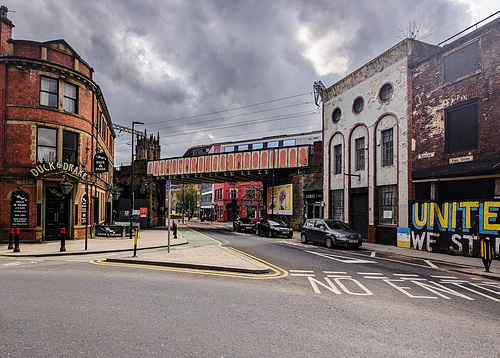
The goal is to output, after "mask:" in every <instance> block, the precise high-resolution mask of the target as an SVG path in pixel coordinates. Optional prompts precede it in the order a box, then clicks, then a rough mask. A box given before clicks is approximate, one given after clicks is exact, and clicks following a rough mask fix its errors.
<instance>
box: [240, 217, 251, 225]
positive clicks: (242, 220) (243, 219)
mask: <svg viewBox="0 0 500 358" xmlns="http://www.w3.org/2000/svg"><path fill="white" fill-rule="evenodd" d="M240 221H241V222H242V223H243V224H251V223H252V222H251V221H250V219H247V218H240Z"/></svg>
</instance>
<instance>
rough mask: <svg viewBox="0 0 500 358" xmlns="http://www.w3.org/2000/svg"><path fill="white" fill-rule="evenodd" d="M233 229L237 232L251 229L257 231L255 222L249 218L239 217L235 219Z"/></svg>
mask: <svg viewBox="0 0 500 358" xmlns="http://www.w3.org/2000/svg"><path fill="white" fill-rule="evenodd" d="M233 229H234V231H237V232H242V231H251V232H255V222H253V221H252V220H250V219H248V218H238V219H236V220H234V221H233Z"/></svg>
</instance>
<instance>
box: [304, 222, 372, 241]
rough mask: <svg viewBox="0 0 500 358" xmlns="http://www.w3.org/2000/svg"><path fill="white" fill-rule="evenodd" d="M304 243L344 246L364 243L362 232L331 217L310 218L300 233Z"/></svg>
mask: <svg viewBox="0 0 500 358" xmlns="http://www.w3.org/2000/svg"><path fill="white" fill-rule="evenodd" d="M300 239H301V241H302V243H304V244H307V243H308V242H309V241H312V242H318V243H320V244H324V245H325V246H326V247H328V248H331V247H333V246H344V247H354V248H358V247H360V246H361V245H362V244H363V238H362V237H361V234H359V233H357V232H356V231H354V230H353V229H351V228H350V227H349V225H347V224H346V223H344V222H342V221H339V220H331V219H308V220H307V221H306V222H305V224H304V226H302V231H301V233H300Z"/></svg>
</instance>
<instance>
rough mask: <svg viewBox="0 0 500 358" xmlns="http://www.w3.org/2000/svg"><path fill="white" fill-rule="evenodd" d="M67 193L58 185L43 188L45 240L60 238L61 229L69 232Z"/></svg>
mask: <svg viewBox="0 0 500 358" xmlns="http://www.w3.org/2000/svg"><path fill="white" fill-rule="evenodd" d="M68 219H69V195H64V194H63V193H62V191H61V189H59V188H58V187H46V189H45V240H46V241H50V240H60V239H61V229H62V228H65V229H66V232H69V222H68Z"/></svg>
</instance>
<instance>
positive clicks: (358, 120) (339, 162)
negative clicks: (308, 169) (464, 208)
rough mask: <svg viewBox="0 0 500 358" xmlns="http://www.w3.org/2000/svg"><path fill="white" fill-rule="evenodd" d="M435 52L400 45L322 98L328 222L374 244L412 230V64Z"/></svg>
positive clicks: (411, 43) (413, 43) (427, 47)
mask: <svg viewBox="0 0 500 358" xmlns="http://www.w3.org/2000/svg"><path fill="white" fill-rule="evenodd" d="M434 49H435V47H434V46H431V45H427V44H424V43H421V42H419V41H415V40H410V39H406V40H403V41H401V42H400V43H399V44H397V45H395V46H394V47H392V48H391V49H389V50H388V51H386V52H384V53H383V54H381V55H380V56H378V57H377V58H375V59H373V60H372V61H370V62H369V63H367V64H365V65H364V66H362V67H361V68H359V69H358V70H356V71H355V72H353V73H351V74H350V75H348V76H347V77H345V78H343V79H342V80H340V81H339V82H337V83H336V84H334V85H333V86H331V87H329V88H327V89H326V90H324V91H323V92H322V96H321V97H322V101H323V138H324V140H323V146H324V148H323V149H324V168H323V170H324V172H323V175H324V176H323V178H324V180H323V197H324V200H325V216H327V217H329V218H334V219H340V220H343V221H345V222H348V223H349V224H350V225H351V226H352V227H353V228H354V229H355V230H357V231H358V232H360V233H361V234H362V235H363V236H364V238H366V239H368V241H370V242H380V243H386V244H395V243H396V236H397V235H396V231H397V227H408V199H409V198H408V188H409V186H408V176H409V168H408V157H409V150H408V143H409V138H408V125H409V123H408V121H409V118H411V113H409V108H411V106H409V99H411V93H410V90H411V83H409V81H411V75H410V73H409V65H411V62H412V59H414V58H418V57H419V56H418V55H419V54H427V53H429V52H431V51H434Z"/></svg>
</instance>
